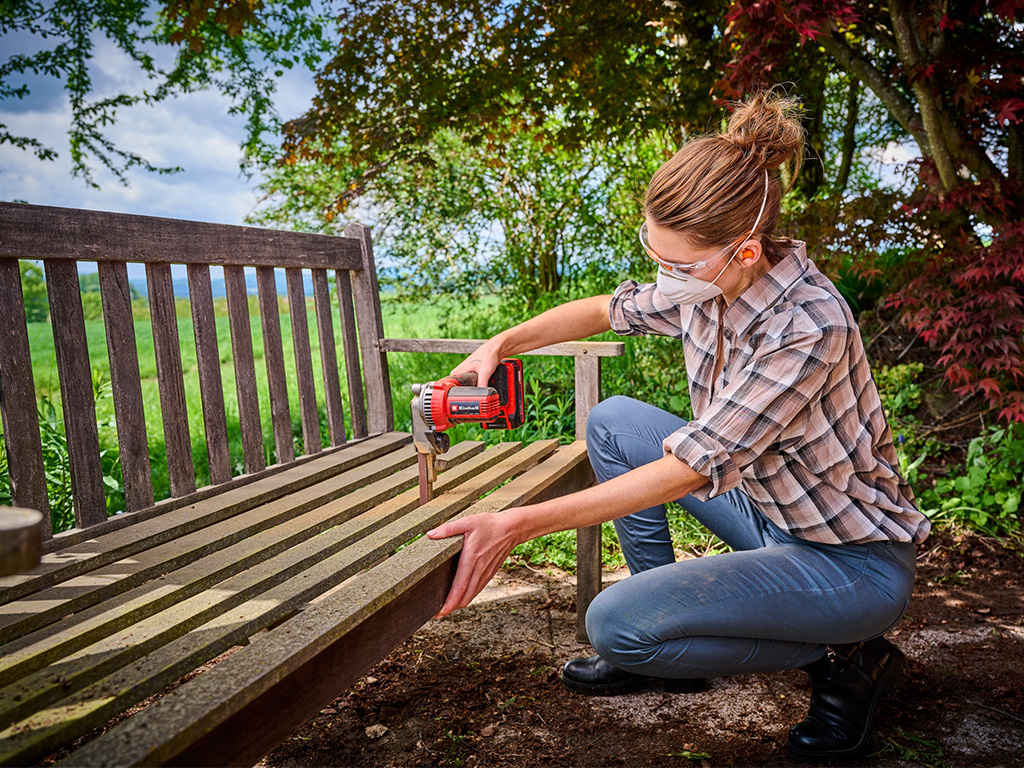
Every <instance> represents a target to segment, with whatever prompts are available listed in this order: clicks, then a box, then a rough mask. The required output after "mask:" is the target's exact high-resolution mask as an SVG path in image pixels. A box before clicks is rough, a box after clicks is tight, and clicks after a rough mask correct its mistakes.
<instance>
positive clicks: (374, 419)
mask: <svg viewBox="0 0 1024 768" xmlns="http://www.w3.org/2000/svg"><path fill="white" fill-rule="evenodd" d="M345 237H347V238H352V239H354V240H356V241H357V242H358V243H359V244H360V248H361V250H362V260H363V261H362V268H361V270H360V271H359V272H354V273H352V291H353V298H354V300H355V307H356V315H357V316H358V317H359V349H360V351H361V352H362V359H363V371H364V379H365V381H366V410H367V422H368V425H369V429H370V432H371V433H374V432H388V431H390V430H391V429H392V428H393V424H394V410H393V408H392V404H391V379H390V377H389V376H388V366H387V358H386V356H385V352H384V350H383V349H381V346H380V340H381V339H383V338H384V318H383V316H382V315H381V311H380V287H379V286H378V285H377V270H376V268H375V266H374V262H373V243H372V242H371V241H370V230H369V228H368V227H365V226H363V225H362V224H357V223H352V224H349V225H348V226H347V227H345Z"/></svg>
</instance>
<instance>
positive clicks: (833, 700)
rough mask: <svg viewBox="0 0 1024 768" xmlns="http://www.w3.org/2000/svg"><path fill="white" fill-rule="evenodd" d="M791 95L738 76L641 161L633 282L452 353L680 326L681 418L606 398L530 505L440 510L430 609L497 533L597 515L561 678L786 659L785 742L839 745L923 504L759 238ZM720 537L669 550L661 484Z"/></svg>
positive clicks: (817, 276) (688, 675)
mask: <svg viewBox="0 0 1024 768" xmlns="http://www.w3.org/2000/svg"><path fill="white" fill-rule="evenodd" d="M796 110H797V105H796V104H795V102H793V101H792V100H790V99H786V98H783V97H780V96H778V95H774V94H770V93H769V94H761V95H758V96H756V97H754V98H752V99H751V100H749V101H748V102H747V103H745V104H743V105H741V106H740V107H739V108H738V109H737V111H736V112H735V113H734V114H733V116H732V118H731V120H730V122H729V127H728V130H727V131H726V132H725V133H724V134H719V135H712V136H706V137H702V138H699V139H696V140H693V141H690V142H688V143H687V144H686V145H685V146H683V148H682V149H681V150H680V151H679V152H678V153H677V154H676V155H675V156H674V157H673V158H672V159H671V160H670V161H669V162H668V163H666V164H665V165H664V166H663V167H662V168H661V169H659V170H658V172H657V173H655V175H654V177H653V179H652V180H651V183H650V185H649V187H648V190H647V195H646V200H645V213H646V220H645V223H644V225H643V226H642V227H641V228H640V241H641V243H642V245H643V247H644V249H645V250H646V251H647V253H648V255H649V256H650V257H651V258H652V259H653V260H654V261H655V262H657V281H656V282H655V283H647V284H638V283H636V282H635V281H632V280H628V281H626V282H624V283H622V284H621V285H620V286H619V287H618V289H617V290H616V291H615V294H614V295H613V296H595V297H593V298H589V299H582V300H579V301H574V302H571V303H568V304H564V305H562V306H560V307H556V308H554V309H552V310H550V311H548V312H545V313H544V314H542V315H539V316H538V317H535V318H533V319H532V320H529V321H527V322H525V323H523V324H521V325H518V326H516V327H514V328H511V329H509V330H507V331H504V332H502V333H500V334H498V335H497V336H495V337H494V338H493V339H491V340H490V341H488V342H486V343H485V344H483V345H482V346H481V347H480V348H479V349H478V350H477V351H476V353H474V354H473V355H472V356H471V357H470V359H468V360H467V361H466V362H464V363H462V364H461V365H460V366H459V367H458V368H456V369H455V370H456V372H462V371H469V370H473V371H476V372H477V374H478V375H479V376H480V377H481V379H482V380H486V379H487V378H488V377H489V376H490V374H491V372H492V371H493V370H494V367H495V366H496V364H497V361H498V360H500V359H501V358H502V357H504V356H509V355H515V354H518V353H522V352H526V351H529V350H531V349H536V348H538V347H541V346H544V345H547V344H554V343H557V342H562V341H567V340H571V339H581V338H586V337H588V336H591V335H594V334H597V333H601V332H603V331H606V330H608V329H609V328H610V329H612V330H614V331H615V332H616V333H619V334H623V335H638V334H646V333H655V334H662V335H668V336H673V337H676V338H678V339H680V340H681V341H682V349H683V354H684V357H685V363H686V374H687V378H688V381H689V386H690V395H691V401H692V406H693V416H694V418H693V420H692V421H690V422H687V421H686V420H684V419H683V418H681V417H680V416H678V415H676V414H671V413H667V412H665V411H662V410H660V409H657V408H654V407H652V406H649V405H646V404H644V403H641V402H639V401H636V400H633V399H631V398H626V397H613V398H610V399H608V400H606V401H604V402H602V403H600V404H599V405H598V406H597V407H596V408H595V409H594V410H593V411H592V412H591V414H590V417H589V419H588V423H587V448H588V452H589V456H590V460H591V463H592V464H593V467H594V471H595V473H596V475H597V478H598V480H599V481H600V482H599V484H598V485H596V486H594V487H592V488H588V489H586V490H584V491H580V492H578V493H574V494H571V495H568V496H564V497H562V498H558V499H553V500H551V501H547V502H544V503H541V504H535V505H532V506H526V507H521V508H515V509H509V510H506V511H504V512H502V513H500V514H493V515H475V516H471V517H467V518H464V519H462V520H458V521H455V522H450V523H446V524H444V525H442V526H440V527H438V528H437V529H436V530H434V531H431V532H430V534H429V535H430V536H431V537H433V538H442V537H447V536H454V535H458V534H464V535H465V542H464V545H463V550H462V557H461V560H460V563H459V568H458V572H457V574H456V577H455V581H454V584H453V586H452V590H451V593H450V594H449V596H448V599H447V601H446V602H445V604H444V606H443V607H442V609H441V611H440V613H439V616H445V615H447V614H448V613H450V612H451V611H453V610H455V609H456V608H461V607H464V606H465V605H468V604H469V602H470V601H471V600H472V598H473V597H474V596H475V595H476V594H477V593H478V592H479V591H480V590H481V589H482V588H483V587H484V585H485V584H486V583H487V582H488V581H489V580H490V578H491V577H492V576H493V575H494V573H495V572H496V570H497V569H498V567H499V566H500V565H501V563H502V561H504V559H505V558H506V557H507V556H508V554H509V552H510V551H511V550H512V548H513V547H515V546H516V545H517V544H519V543H520V542H523V541H527V540H528V539H531V538H533V537H536V536H540V535H542V534H546V533H550V532H553V531H557V530H567V529H572V528H581V527H584V526H588V525H594V524H597V523H600V522H602V521H605V520H614V521H615V527H616V531H617V532H618V536H619V541H620V543H621V545H622V549H623V552H624V554H625V557H626V561H627V563H628V564H629V568H630V573H631V576H630V577H629V578H628V579H625V580H624V581H621V582H619V583H617V584H615V585H613V586H611V587H609V588H608V589H606V590H605V591H603V592H602V593H601V594H600V595H599V596H598V597H597V599H596V600H595V601H594V603H593V604H592V605H591V607H590V610H589V611H588V613H587V632H588V634H589V636H590V640H591V642H592V643H593V645H594V648H595V650H597V652H598V655H597V656H593V657H590V658H587V659H574V660H572V661H570V662H568V663H567V664H566V665H565V667H564V669H563V671H562V680H563V683H564V684H565V686H566V687H567V688H569V689H570V690H573V691H577V692H582V693H589V694H601V695H609V694H614V693H620V692H625V691H629V690H634V689H636V688H638V687H640V686H642V685H646V684H649V683H650V682H651V679H652V678H661V679H663V680H666V681H672V682H671V683H670V686H671V689H674V690H694V689H696V688H697V687H699V686H700V684H701V681H702V679H703V678H706V677H712V676H717V675H734V674H743V673H749V672H763V671H768V670H775V669H793V668H803V669H805V670H806V671H807V673H808V675H809V677H810V682H811V691H812V693H811V704H810V712H809V713H808V716H807V718H806V719H804V720H803V721H802V722H800V723H798V724H797V725H795V726H794V727H793V728H792V729H791V730H790V734H789V740H788V748H789V751H790V754H791V755H793V756H794V757H797V758H800V759H805V760H824V759H836V758H844V757H852V756H854V755H857V754H859V753H860V752H862V751H863V749H864V748H865V747H866V746H867V741H868V736H869V733H870V729H871V723H872V719H873V716H874V712H875V709H876V707H877V705H878V703H879V701H880V700H881V698H882V697H883V696H884V695H885V694H886V693H887V692H889V691H890V690H891V689H892V688H893V687H894V686H895V684H896V682H897V680H898V678H899V675H900V672H901V669H902V665H903V656H902V654H901V653H900V652H899V650H897V649H896V648H895V647H894V646H892V645H891V644H890V643H889V642H888V641H887V640H885V639H884V638H883V637H882V635H883V633H884V632H886V631H887V630H888V629H889V628H890V627H892V626H893V625H894V624H895V623H896V621H897V620H898V619H899V618H900V616H902V615H903V612H904V611H905V610H906V607H907V603H908V601H909V599H910V595H911V592H912V588H913V581H914V569H915V552H914V545H915V543H917V542H920V541H922V540H923V539H924V538H925V536H927V533H928V528H929V525H928V521H927V519H926V518H925V517H924V516H923V515H921V514H920V513H919V512H918V511H917V509H916V508H915V506H914V500H913V493H912V491H911V489H910V487H909V486H908V485H907V483H906V482H905V481H904V479H903V478H902V477H900V475H899V474H898V472H897V469H896V467H897V460H896V453H895V449H894V447H893V442H892V432H891V430H890V428H889V426H888V424H887V423H886V420H885V416H884V414H883V411H882V406H881V402H880V400H879V396H878V392H877V389H876V388H875V385H874V382H873V381H872V379H871V373H870V371H869V369H868V363H867V360H866V358H865V353H864V346H863V343H862V341H861V338H860V334H859V331H858V329H857V325H856V323H855V321H854V319H853V316H852V314H851V312H850V309H849V307H848V306H847V304H846V302H845V301H844V300H843V299H842V297H841V296H840V294H839V293H838V291H837V290H836V289H835V287H834V286H833V285H832V284H831V283H830V282H829V281H828V280H827V279H826V278H825V277H823V276H822V274H821V273H820V272H819V271H818V270H817V268H816V267H815V266H814V264H813V263H811V262H810V261H808V260H807V256H806V252H805V248H804V244H803V243H800V242H795V241H789V240H784V239H777V238H775V237H773V234H772V233H773V232H774V230H775V226H776V221H777V218H778V215H779V204H780V199H781V196H782V189H781V185H780V182H779V180H778V175H779V174H778V169H779V168H781V167H782V166H784V165H786V164H790V165H791V167H792V170H793V173H794V174H795V173H796V171H797V170H798V169H799V164H800V158H801V154H802V151H803V132H802V129H801V127H800V124H799V121H798V120H797V119H796V117H795V116H794V115H795V114H796ZM671 500H679V501H680V503H681V504H682V506H683V507H684V508H685V509H686V511H687V512H689V513H690V514H691V515H693V516H694V517H695V518H696V519H697V520H699V521H700V522H701V523H703V524H704V525H705V526H706V527H707V528H708V529H709V530H711V531H712V532H713V533H714V534H716V535H717V536H719V537H720V538H721V539H722V540H723V541H725V542H726V543H727V544H728V545H729V546H730V547H731V548H732V550H733V551H732V552H729V553H727V554H722V555H717V556H714V557H706V558H699V559H696V560H687V561H684V562H679V563H677V562H675V557H674V553H673V550H672V544H671V540H670V538H669V531H668V525H667V522H666V519H665V506H664V504H665V502H668V501H671Z"/></svg>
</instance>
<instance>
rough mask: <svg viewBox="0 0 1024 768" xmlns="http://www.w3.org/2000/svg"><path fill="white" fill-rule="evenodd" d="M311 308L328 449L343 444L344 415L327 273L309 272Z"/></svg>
mask: <svg viewBox="0 0 1024 768" xmlns="http://www.w3.org/2000/svg"><path fill="white" fill-rule="evenodd" d="M313 304H314V306H315V307H316V327H317V338H318V340H319V341H320V367H321V369H322V370H323V375H324V404H325V406H326V408H327V430H328V436H329V439H330V441H331V445H341V444H342V443H344V442H345V414H344V412H343V411H342V408H341V380H340V377H339V376H338V350H337V348H336V347H335V346H334V318H333V317H332V315H331V289H330V287H329V286H328V284H327V273H326V272H325V271H324V270H322V269H314V270H313Z"/></svg>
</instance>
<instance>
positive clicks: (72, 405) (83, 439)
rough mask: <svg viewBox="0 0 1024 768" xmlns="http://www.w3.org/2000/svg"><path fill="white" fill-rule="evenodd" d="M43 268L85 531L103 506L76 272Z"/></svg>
mask: <svg viewBox="0 0 1024 768" xmlns="http://www.w3.org/2000/svg"><path fill="white" fill-rule="evenodd" d="M43 269H44V270H45V273H46V293H47V297H48V299H49V302H50V320H51V323H50V325H51V328H52V329H53V348H54V354H55V355H56V357H57V374H58V378H59V379H60V399H61V408H62V411H63V414H64V434H65V436H66V437H67V452H68V463H69V465H70V471H71V488H72V491H73V498H74V507H75V521H76V522H77V524H78V526H79V527H81V528H88V527H89V526H91V525H94V524H96V523H99V522H102V521H103V520H104V519H105V518H106V516H107V505H106V498H105V493H104V490H103V468H102V466H101V465H100V443H99V433H98V431H97V429H96V404H95V400H94V396H93V391H92V368H90V366H89V347H88V344H87V343H86V336H85V315H84V313H83V311H82V293H81V288H80V287H79V284H78V268H77V267H76V266H75V264H74V263H73V262H69V261H64V262H60V261H44V262H43ZM23 364H24V365H27V364H29V363H28V361H25V362H24V363H23Z"/></svg>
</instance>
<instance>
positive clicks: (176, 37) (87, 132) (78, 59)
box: [0, 0, 332, 187]
mask: <svg viewBox="0 0 1024 768" xmlns="http://www.w3.org/2000/svg"><path fill="white" fill-rule="evenodd" d="M331 29H332V26H331V25H330V24H329V23H328V20H327V17H326V15H325V14H324V13H318V12H317V11H316V10H314V8H313V4H312V2H311V1H310V0H268V2H266V3H259V4H252V5H250V3H248V2H236V1H235V0H223V1H222V2H210V3H191V2H184V1H183V0H172V2H169V3H168V4H167V6H166V7H163V8H161V7H160V6H156V7H154V6H153V4H151V3H148V2H144V0H125V1H124V2H117V3H109V2H103V0H56V2H53V3H48V4H44V3H40V2H36V1H35V0H8V1H7V2H4V3H2V4H0V35H3V36H5V37H7V36H9V37H7V39H17V41H18V47H23V48H24V49H25V51H26V52H20V53H13V54H10V55H7V56H6V57H5V58H6V60H4V59H3V58H0V100H3V99H24V98H25V97H26V96H28V95H29V93H30V90H31V86H30V85H29V83H30V82H31V81H32V79H34V78H39V77H42V78H53V79H55V80H57V81H58V82H60V83H61V84H62V85H63V88H64V91H65V93H66V95H67V98H68V101H69V104H70V107H71V120H70V124H69V126H68V142H69V150H70V155H71V165H72V173H73V174H74V175H75V176H78V177H80V178H82V179H83V180H84V181H85V183H86V184H89V185H90V186H94V187H95V186H98V185H97V182H96V175H95V168H96V166H97V165H98V166H100V167H103V168H106V169H107V170H108V171H109V172H110V173H112V174H113V175H114V177H115V178H117V179H118V180H119V181H120V182H121V183H122V184H127V176H126V174H127V173H128V171H129V170H130V169H132V168H135V167H138V168H142V169H145V170H147V171H151V172H154V173H173V172H176V171H179V170H181V169H180V168H177V167H170V166H164V167H161V166H156V165H154V164H152V163H151V162H150V161H148V160H146V159H145V158H144V157H143V156H141V155H139V154H137V153H136V152H134V151H132V150H131V149H130V148H126V147H121V146H117V145H116V144H115V143H114V142H113V141H112V140H111V138H110V137H109V136H108V134H107V131H108V129H109V127H110V126H111V125H112V124H113V123H115V122H116V121H117V119H118V115H119V114H120V113H121V112H122V111H123V110H125V109H129V108H131V107H133V106H135V105H139V104H149V105H151V104H155V103H158V102H160V101H163V100H165V99H168V98H170V97H173V96H176V95H179V94H183V93H188V92H192V91H197V90H203V89H207V88H215V89H218V90H220V91H221V92H222V93H224V94H226V95H228V96H229V97H230V98H231V100H232V107H231V111H232V112H236V113H239V114H244V115H245V116H246V117H247V138H246V141H245V150H246V153H247V156H249V157H258V156H261V155H262V154H265V153H266V152H268V151H269V150H270V146H269V144H268V143H267V141H268V139H267V136H268V135H270V136H276V134H277V129H278V126H279V120H278V117H277V115H276V113H275V112H274V109H273V104H272V94H273V92H274V87H275V86H274V83H275V78H276V77H279V76H280V75H281V74H283V72H284V70H286V69H290V68H292V67H294V66H296V65H300V66H304V67H307V68H309V69H313V68H315V67H316V66H317V64H318V62H319V61H320V58H321V57H322V56H323V55H324V54H325V53H326V52H327V51H328V50H330V48H331V43H332V34H331ZM104 39H105V41H106V44H109V45H112V46H113V47H114V49H115V50H116V51H118V52H119V53H120V54H122V55H124V56H125V57H126V58H127V59H128V61H130V62H131V63H132V65H133V66H135V67H136V68H137V71H138V72H140V73H142V74H143V75H144V76H145V78H146V79H147V81H148V84H147V87H145V88H144V89H143V90H142V91H141V92H137V93H125V92H114V93H106V92H100V91H101V88H100V87H99V86H98V85H97V82H96V72H95V62H94V59H95V57H96V55H97V52H98V50H99V48H100V46H101V45H102V44H103V41H104ZM182 43H187V45H182ZM15 49H16V47H15V46H13V45H12V47H11V49H9V50H15ZM167 60H169V63H168V64H164V63H162V62H164V61H167ZM4 143H9V144H12V145H14V146H16V147H19V148H21V149H24V150H26V151H31V152H33V153H34V154H35V155H36V157H38V158H39V159H40V160H53V159H54V158H56V157H57V150H56V149H55V148H53V147H48V146H45V145H44V144H43V143H42V142H40V140H39V139H38V138H37V137H35V136H31V135H18V134H15V133H12V132H11V130H10V129H9V127H8V126H6V125H3V124H0V144H4Z"/></svg>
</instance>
